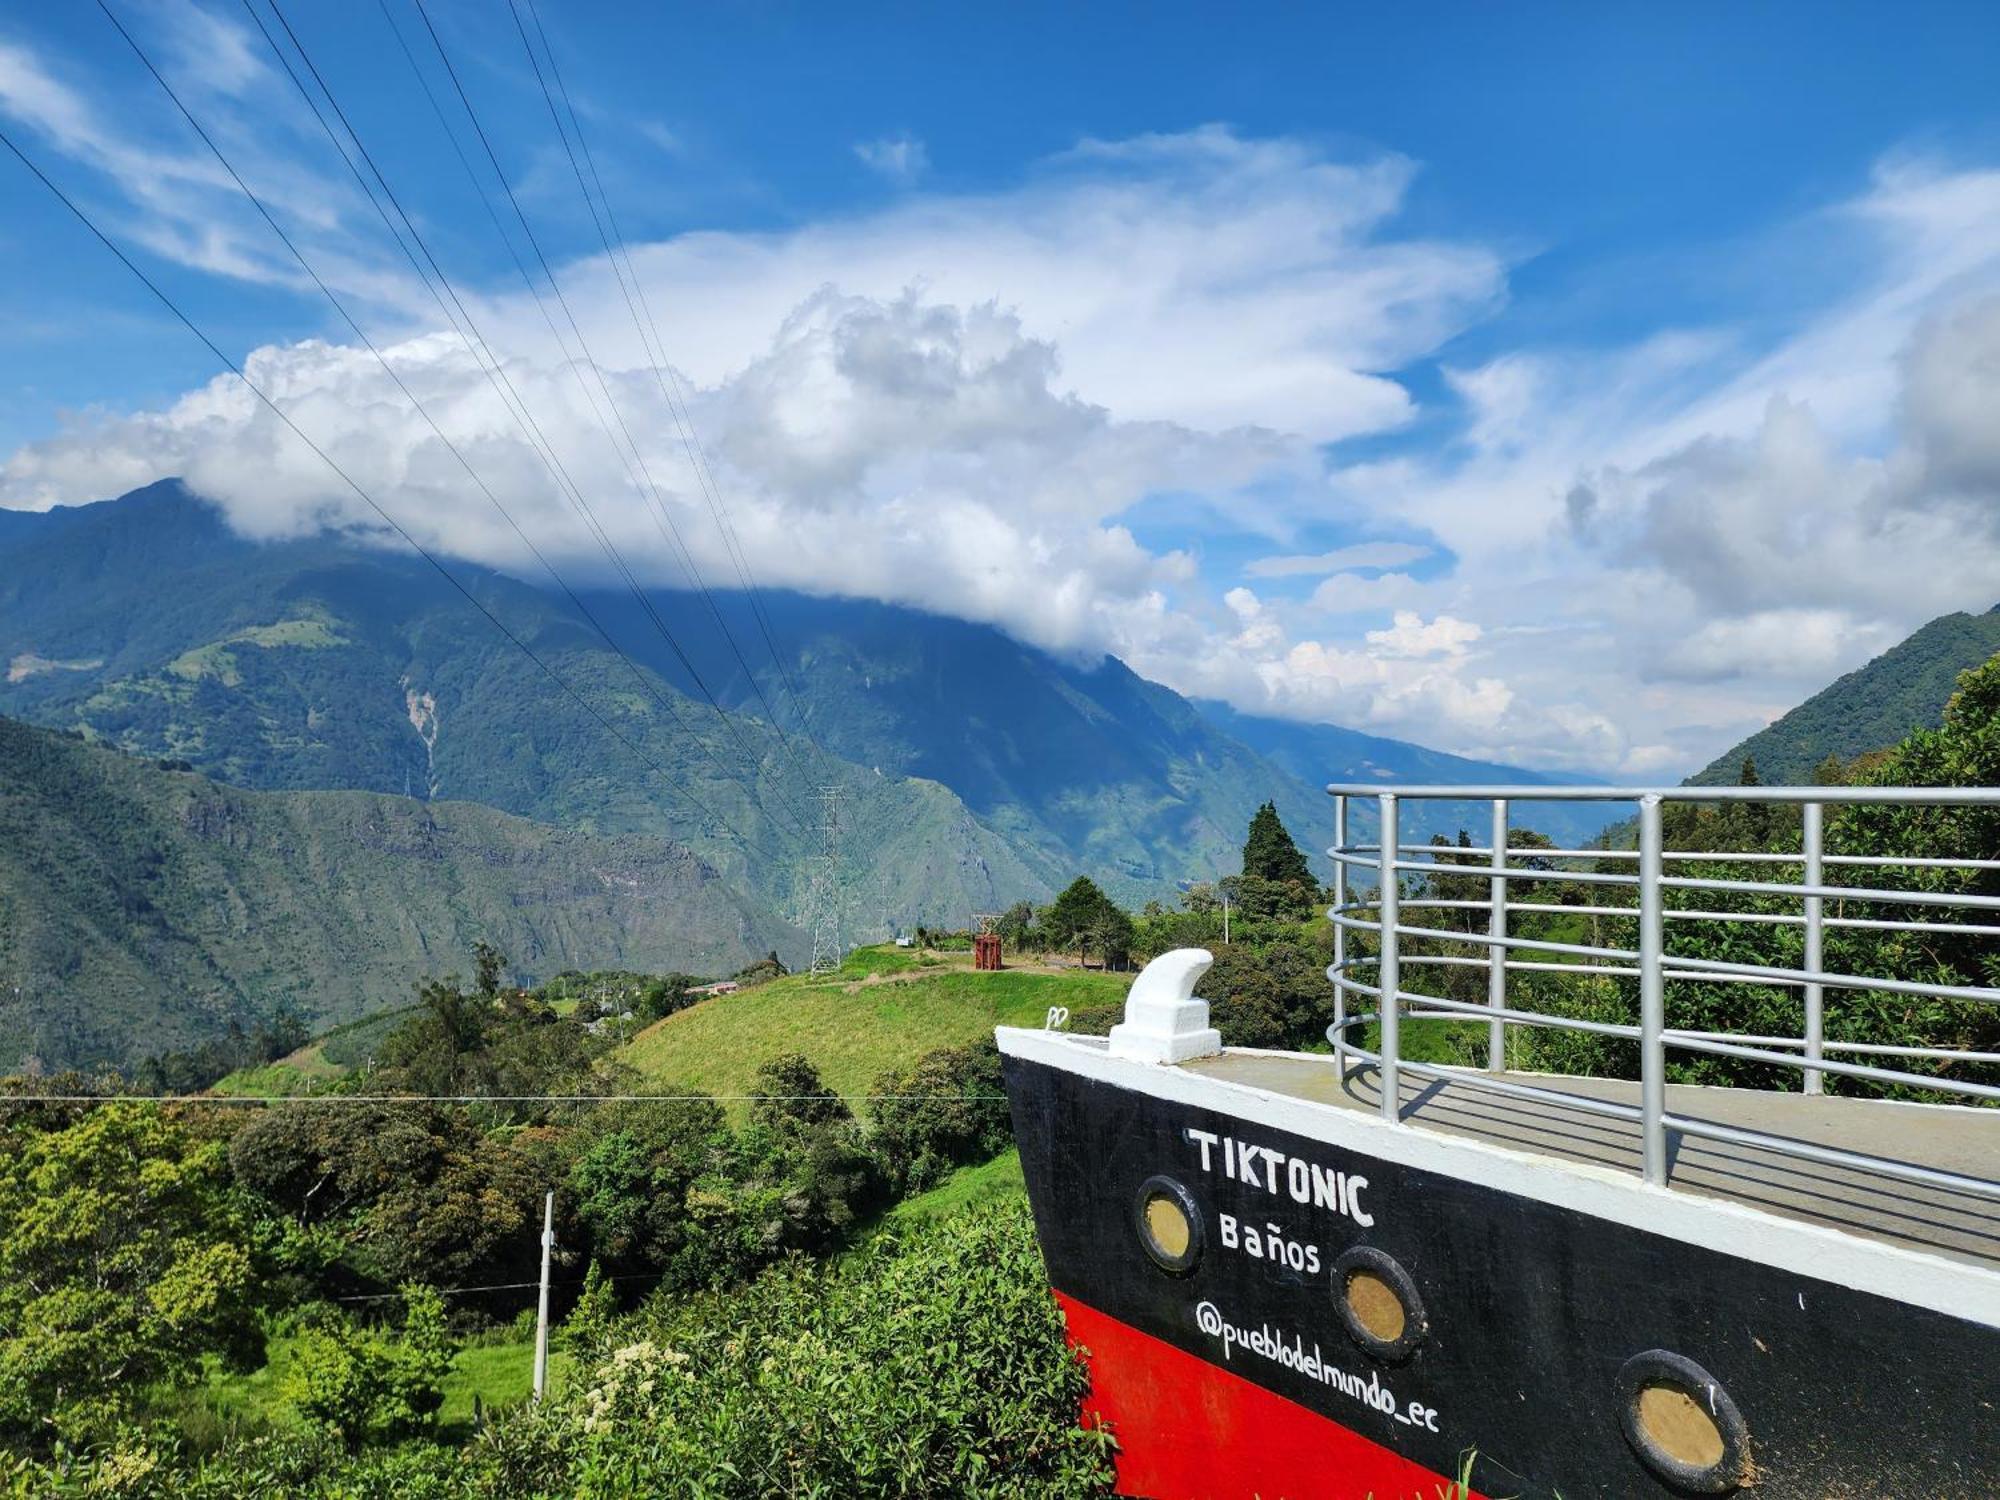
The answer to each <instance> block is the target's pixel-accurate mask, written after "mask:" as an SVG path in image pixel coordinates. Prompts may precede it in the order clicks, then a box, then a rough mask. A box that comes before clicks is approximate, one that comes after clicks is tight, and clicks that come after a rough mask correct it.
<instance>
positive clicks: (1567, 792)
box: [1326, 782, 2000, 807]
mask: <svg viewBox="0 0 2000 1500" xmlns="http://www.w3.org/2000/svg"><path fill="white" fill-rule="evenodd" d="M1326 791H1327V795H1328V796H1332V797H1352V798H1356V799H1360V800H1364V801H1367V802H1374V801H1377V800H1379V799H1380V798H1381V797H1383V796H1384V795H1390V796H1394V797H1396V798H1398V799H1399V800H1402V801H1407V802H1492V801H1494V800H1495V799H1504V800H1506V801H1508V802H1637V801H1639V800H1640V799H1642V798H1645V797H1658V798H1659V799H1660V800H1661V801H1662V802H1787V803H1791V802H1825V803H1835V802H1838V803H1843V804H1848V803H1860V804H1863V805H1872V804H1881V805H1883V806H1890V807H1975V806H1977V807H1989V806H1995V807H2000V787H1984V786H1898V787H1879V786H1876V787H1869V786H1574V785H1572V786H1499V785H1495V786H1395V787H1385V786H1362V785H1359V784H1357V783H1346V782H1334V783H1332V784H1330V785H1329V786H1328V787H1327V788H1326Z"/></svg>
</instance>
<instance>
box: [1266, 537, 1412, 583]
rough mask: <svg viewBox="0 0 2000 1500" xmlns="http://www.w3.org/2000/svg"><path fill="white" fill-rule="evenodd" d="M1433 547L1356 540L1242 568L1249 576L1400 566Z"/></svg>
mask: <svg viewBox="0 0 2000 1500" xmlns="http://www.w3.org/2000/svg"><path fill="white" fill-rule="evenodd" d="M1434 550H1435V549H1434V548H1430V547H1424V546H1419V545H1418V544H1417V543H1415V542H1356V543H1355V544H1354V545H1353V546H1351V547H1336V548H1334V549H1333V551H1331V552H1319V553H1314V554H1312V555H1310V556H1306V555H1301V554H1296V553H1295V554H1292V555H1290V556H1286V557H1260V558H1258V559H1257V560H1256V561H1255V562H1252V563H1249V564H1248V565H1246V566H1245V567H1244V569H1243V571H1244V573H1245V574H1247V575H1248V576H1249V577H1251V578H1297V577H1308V576H1312V575H1316V574H1324V573H1339V572H1342V571H1343V570H1345V569H1349V568H1400V567H1404V566H1407V565H1408V564H1410V563H1413V562H1422V561H1423V560H1424V559H1425V558H1427V557H1429V556H1430V555H1431V554H1432V552H1433V551H1434Z"/></svg>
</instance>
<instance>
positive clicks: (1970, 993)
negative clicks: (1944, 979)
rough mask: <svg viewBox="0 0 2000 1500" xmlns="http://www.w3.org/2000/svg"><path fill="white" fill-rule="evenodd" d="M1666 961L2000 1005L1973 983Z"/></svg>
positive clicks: (1719, 961) (1678, 958)
mask: <svg viewBox="0 0 2000 1500" xmlns="http://www.w3.org/2000/svg"><path fill="white" fill-rule="evenodd" d="M1666 961H1667V962H1668V963H1670V964H1679V965H1680V966H1681V967H1683V968H1687V969H1697V970H1700V971H1703V972H1705V973H1709V974H1727V975H1729V976H1731V977H1732V978H1737V979H1783V980H1789V981H1790V982H1791V983H1793V984H1834V985H1839V986H1840V987H1841V988H1842V989H1846V990H1881V991H1882V992H1883V993H1885V994H1890V995H1921V996H1923V997H1924V998H1926V999H1931V1000H1976V1001H1978V1002H1979V1003H1980V1004H1982V1005H2000V990H1989V989H1984V988H1973V987H1971V986H1969V985H1957V984H1927V983H1925V982H1923V981H1921V980H1916V979H1882V978H1871V977H1869V976H1866V975H1862V974H1832V973H1827V972H1824V971H1822V970H1818V969H1789V968H1785V967H1782V966H1780V965H1777V964H1738V963H1733V962H1731V961H1730V960H1728V959H1724V958H1690V957H1687V956H1685V955H1683V954H1679V953H1669V954H1668V955H1667V957H1666Z"/></svg>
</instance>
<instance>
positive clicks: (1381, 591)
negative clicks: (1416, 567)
mask: <svg viewBox="0 0 2000 1500" xmlns="http://www.w3.org/2000/svg"><path fill="white" fill-rule="evenodd" d="M1425 591H1426V589H1425V585H1423V584H1421V583H1419V582H1417V580H1416V579H1414V578H1412V577H1411V576H1410V575H1409V574H1408V573H1380V574H1375V575H1373V576H1370V575H1369V574H1366V573H1336V574H1334V575H1333V577H1331V578H1327V579H1323V580H1322V581H1321V582H1320V585H1319V587H1318V588H1316V589H1314V590H1313V591H1312V606H1313V608H1314V609H1318V610H1322V611H1324V612H1325V613H1327V614H1330V615H1362V614H1369V615H1372V614H1380V613H1381V612H1382V611H1384V610H1393V609H1396V608H1398V607H1400V606H1403V605H1408V604H1414V603H1416V602H1417V601H1418V600H1419V599H1420V598H1422V597H1423V595H1424V593H1425Z"/></svg>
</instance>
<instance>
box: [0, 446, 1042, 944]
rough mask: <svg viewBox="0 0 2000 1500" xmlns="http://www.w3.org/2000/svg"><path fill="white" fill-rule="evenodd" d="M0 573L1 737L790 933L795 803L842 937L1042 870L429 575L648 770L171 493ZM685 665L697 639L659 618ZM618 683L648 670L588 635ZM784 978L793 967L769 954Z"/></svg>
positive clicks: (968, 828) (334, 546) (97, 512)
mask: <svg viewBox="0 0 2000 1500" xmlns="http://www.w3.org/2000/svg"><path fill="white" fill-rule="evenodd" d="M30 519H31V520H32V521H33V522H34V523H35V524H34V525H32V526H29V527H25V528H17V534H18V537H19V538H20V539H19V540H10V541H9V542H8V554H9V564H10V565H9V566H8V567H7V568H5V569H0V663H4V664H5V666H6V671H5V673H4V677H0V713H11V714H14V715H17V716H19V717H21V718H24V719H28V720H31V721H33V722H36V723H39V724H43V725H47V726H50V727H55V728H74V729H79V730H81V731H83V732H84V733H85V734H87V735H88V736H89V737H91V738H92V739H94V740H98V741H102V742H104V743H108V744H113V745H117V746H119V747H121V748H124V749H127V750H130V751H132V752H134V753H136V754H140V755H147V756H156V757H169V758H173V759H177V760H185V761H186V762H188V763H189V764H190V765H191V766H193V767H194V768H195V769H196V770H199V771H202V772H204V773H207V774H209V775H212V776H215V777H217V778H219V779H221V780H225V781H229V782H232V783H234V784H237V785H241V786H248V787H255V788H260V789H275V788H351V789H358V790H367V791H377V792H389V793H397V794H404V793H409V794H414V795H416V796H419V797H437V798H451V799H456V800H462V801H473V802H482V803H485V804H487V805H489V806H492V807H497V808H500V809H502V810H504V811H507V812H511V813H515V814H518V815H520V816H523V817H530V818H534V819H536V820H538V821H542V822H549V823H557V824H560V825H562V826H564V827H568V828H576V829H582V830H585V831H590V832H599V833H643V834H649V835H655V836H661V837H667V838H672V839H675V840H676V841H678V842H681V843H684V844H686V845H687V846H688V847H690V848H691V849H693V850H694V851H695V852H696V853H697V854H699V855H700V856H701V857H702V858H704V859H705V860H707V861H708V862H709V863H711V864H713V865H714V866H716V868H717V869H719V870H720V871H722V872H723V873H724V874H725V875H726V876H727V877H728V878H729V879H730V880H731V882H732V883H734V884H736V885H738V886H740V887H741V888H742V889H744V890H745V891H746V892H748V893H749V894H751V895H753V896H755V897H756V898H757V899H758V900H759V901H760V902H761V903H763V905H764V906H765V907H766V908H767V909H768V910H770V911H771V912H773V913H776V914H778V915H780V916H782V917H786V918H789V919H792V920H800V919H803V917H804V910H803V907H804V902H805V899H806V888H807V883H808V880H809V860H810V858H811V857H812V856H813V855H815V854H817V852H818V849H819V830H818V826H817V818H818V804H817V797H816V793H817V791H818V789H819V788H820V787H822V786H834V787H837V788H839V789H840V791H841V794H842V806H841V819H842V844H843V850H844V853H845V856H846V863H847V868H848V870H849V872H850V878H849V879H847V880H846V881H844V882H843V884H842V888H841V889H842V896H843V898H844V908H845V909H844V926H845V928H846V929H847V930H848V931H850V932H852V933H853V934H855V935H857V936H859V935H863V934H874V935H882V934H884V933H886V932H887V931H888V930H889V929H890V928H891V927H893V926H895V925H897V924H903V925H908V924H913V923H916V922H922V921H930V922H940V921H957V922H963V921H964V920H965V919H966V917H967V915H968V914H969V913H971V912H973V911H976V910H986V909H994V908H997V907H1000V906H1004V905H1006V904H1007V903H1008V902H1011V901H1013V900H1015V899H1018V898H1020V897H1023V896H1046V895H1047V894H1049V893H1050V892H1051V891H1053V890H1054V889H1055V888H1056V886H1057V884H1059V883H1060V880H1061V879H1066V878H1067V872H1066V870H1065V869H1064V868H1063V867H1062V866H1061V864H1060V863H1059V862H1058V861H1055V860H1052V859H1051V858H1049V857H1048V856H1047V855H1045V854H1043V853H1041V852H1040V851H1037V850H1036V849H1034V848H1033V847H1031V846H1028V845H1025V844H1022V843H1019V842H1018V841H1015V840H1011V839H1009V838H1008V837H1007V836H1006V835H1005V834H1004V833H1002V832H1000V831H998V830H996V829H994V828H992V827H989V826H987V825H986V824H985V823H983V822H982V821H981V820H980V819H978V818H976V817H975V816H973V815H972V814H971V813H969V812H968V810H967V809H966V807H965V806H964V804H963V803H962V802H961V801H960V800H959V799H958V798H957V797H955V796H954V795H953V794H952V793H951V791H950V790H949V789H947V788H946V787H943V786H941V785H939V784H937V783H936V782H934V781H929V780H925V779H922V778H920V777H911V776H904V775H894V776H891V775H884V774H878V772H877V771H876V770H874V769H872V768H868V767H864V766H862V765H857V764H855V763H853V762H851V761H848V760H843V759H841V758H839V757H838V756H837V755H834V754H826V753H822V752H820V751H818V750H816V749H814V748H813V747H812V746H811V745H810V744H807V743H804V742H802V741H795V742H793V743H791V744H790V745H787V744H785V743H783V742H781V741H780V740H779V739H778V738H777V737H776V736H775V735H773V734H772V732H771V731H770V729H769V727H768V726H767V725H766V724H764V723H763V721H762V720H760V719H757V718H755V717H753V716H751V715H748V714H744V713H730V714H726V715H725V714H720V713H717V712H716V711H715V710H714V709H712V708H711V707H709V705H708V704H707V703H706V702H704V701H700V700H698V699H696V698H692V697H689V696H687V695H685V694H683V693H681V692H679V691H677V690H676V689H675V687H674V686H672V685H671V684H669V683H668V682H666V681H665V680H663V679H662V678H661V677H660V676H659V675H658V674H657V673H656V672H654V671H653V670H652V669H651V668H650V667H646V666H642V667H641V668H640V669H639V671H638V673H637V674H636V675H635V673H634V671H633V670H632V669H631V668H630V667H628V666H627V665H626V663H625V662H623V661H622V660H620V658H619V657H618V656H617V655H616V654H615V653H614V652H612V651H611V650H610V649H609V648H607V647H606V646H605V645H604V643H603V640H602V638H601V637H599V636H598V635H597V634H596V632H595V631H594V630H592V629H591V628H590V627H589V626H588V625H587V624H586V623H584V622H583V621H582V620H581V619H579V618H576V617H575V616H573V615H571V614H569V613H567V612H565V610H564V609H562V608H558V606H557V602H556V601H554V600H552V599H551V598H550V597H549V596H547V595H544V594H542V593H540V592H538V591H537V590H535V589H532V588H529V587H528V586H526V585H525V584H521V583H518V582H516V581H514V580H512V579H509V578H505V577H503V576H501V575H499V574H495V573H490V572H486V571H484V570H481V569H478V568H474V567H470V566H465V565H459V564H454V567H455V569H456V571H458V572H459V574H460V575H461V576H462V577H463V578H464V579H465V580H466V582H467V584H468V586H469V587H470V588H471V589H472V591H473V592H474V593H475V594H476V595H477V596H478V597H479V598H480V600H481V602H482V603H484V604H485V605H486V606H487V607H488V608H489V609H491V610H492V611H493V612H494V613H495V614H496V615H498V616H499V617H500V618H501V619H502V620H504V621H505V622H506V624H507V626H508V628H509V629H510V630H512V631H513V632H514V633H515V634H516V635H517V636H519V637H520V638H521V639H522V640H523V641H525V642H526V643H527V644H528V645H529V646H530V647H532V648H533V649H534V650H535V651H536V653H537V654H538V655H540V656H541V657H542V658H543V659H544V660H545V661H547V662H548V663H549V664H550V665H551V666H552V667H554V668H555V669H556V670H557V671H558V672H560V673H561V674H562V675H563V677H564V678H565V679H567V680H568V681H569V682H571V683H572V684H573V685H575V687H576V688H577V690H578V691H579V692H580V693H581V694H582V695H583V696H584V697H585V698H586V699H587V700H588V701H589V702H590V703H591V704H592V706H593V707H595V708H596V709H597V710H598V712H600V713H602V714H603V715H604V716H605V717H606V718H607V719H609V720H610V721H611V722H612V723H614V724H615V725H616V726H617V727H618V729H619V731H620V732H621V733H622V734H623V735H624V736H625V737H626V738H627V739H628V740H630V741H632V742H633V743H635V744H636V745H638V746H640V747H641V748H642V749H643V750H644V752H645V755H646V757H647V758H648V759H649V760H650V762H651V764H652V765H657V766H660V767H664V769H665V772H666V774H665V775H662V774H660V772H659V771H657V770H654V769H651V768H650V767H649V764H648V759H641V758H640V757H639V756H636V755H634V754H633V753H632V752H631V751H630V750H628V749H626V748H625V747H623V746H621V745H620V744H619V743H618V741H617V740H616V739H614V738H613V737H612V736H611V735H610V734H609V733H607V732H606V730H605V729H604V728H603V727H602V726H601V725H599V724H598V723H596V722H594V721H593V720H592V719H591V718H590V716H589V715H588V714H587V713H586V712H585V711H584V710H583V709H581V708H579V707H578V705H577V704H576V702H575V701H574V700H573V699H572V698H570V697H568V696H567V695H566V694H565V693H564V692H563V691H562V690H561V689H560V688H558V687H557V686H556V685H555V684H554V683H552V682H551V681H550V680H549V679H548V677H547V676H545V675H544V674H543V673H541V672H540V671H539V670H538V669H537V668H536V667H535V666H534V665H533V664H532V663H530V662H528V661H527V660H526V659H525V658H523V657H522V656H521V655H520V653H519V652H518V651H517V650H516V649H515V648H514V647H513V646H511V645H510V644H509V643H508V642H506V641H505V640H504V639H502V638H501V636H500V635H499V633H498V632H497V631H495V630H494V629H493V627H492V625H491V624H490V623H488V622H487V621H486V620H484V619H482V618H481V617H480V616H479V614H478V613H477V612H476V611H475V610H473V609H471V608H470V607H469V606H468V605H467V604H466V603H465V601H464V600H463V599H462V598H460V597H459V596H458V594H457V593H456V592H455V591H454V590H453V589H452V588H451V587H450V586H449V585H448V584H447V583H445V582H444V581H443V580H442V579H440V578H439V577H438V576H437V575H436V574H435V573H434V572H432V571H431V570H430V568H429V567H428V566H427V565H426V564H424V563H423V562H421V561H420V560H418V559H415V558H412V557H410V556H408V555H407V554H403V553H394V552H386V551H383V550H381V549H379V548H375V547H370V546H363V545H360V544H357V543H355V542H352V541H348V540H344V539H342V538H339V537H332V536H315V537H311V538H307V539H303V540H295V541H282V542H275V543H270V544H265V545H257V544H253V543H250V542H247V541H245V540H243V539H241V538H239V537H237V536H235V535H233V534H232V533H231V532H229V530H228V529H227V528H226V527H225V526H224V525H223V523H222V521H221V519H220V517H219V516H218V515H217V514H216V512H215V511H214V510H213V509H212V508H211V507H209V506H207V505H206V504H204V503H202V502H201V501H199V500H197V499H195V498H194V497H193V496H191V495H189V494H188V493H187V492H186V491H185V490H184V489H183V488H182V487H181V486H179V485H178V484H174V483H164V484H159V485H154V486H151V487H150V488H148V489H145V490H141V491H137V492H135V493H134V494H132V495H130V496H127V497H126V498H124V499H122V500H118V501H110V502H106V503H103V504H99V505H92V506H83V507H77V508H75V509H72V510H66V511H58V512H53V513H51V514H49V515H47V516H38V517H32V518H30ZM661 608H662V610H663V612H664V613H665V614H666V615H667V616H668V618H669V620H670V623H671V624H672V625H673V627H674V628H675V630H676V631H677V633H680V634H682V635H683V636H684V637H685V638H686V639H687V640H688V641H689V643H690V644H691V645H692V644H695V643H696V642H698V641H699V639H700V633H701V631H702V630H703V629H704V628H706V629H709V630H712V629H713V626H712V624H709V623H707V622H706V621H705V618H704V616H703V615H701V614H700V613H699V612H697V611H694V610H692V609H689V608H687V607H686V606H685V604H684V603H680V602H676V601H675V600H673V599H672V598H670V597H669V598H665V599H664V601H663V603H662V605H661ZM608 623H609V625H610V627H611V629H612V631H613V633H614V636H615V637H616V638H618V639H619V640H620V643H621V644H622V645H625V646H627V647H628V649H630V650H632V651H633V652H634V653H635V654H637V655H639V656H640V657H641V659H642V660H643V659H644V658H645V656H646V655H647V654H648V653H649V647H650V650H651V651H652V652H654V653H657V654H659V655H666V654H667V650H666V647H665V645H664V643H663V642H662V641H661V640H660V638H659V637H658V635H657V633H656V632H654V631H653V629H652V627H651V625H650V624H649V623H647V622H644V621H636V622H635V621H628V620H623V619H611V620H609V621H608ZM788 956H791V957H797V956H798V955H797V954H796V953H794V954H791V955H788Z"/></svg>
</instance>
